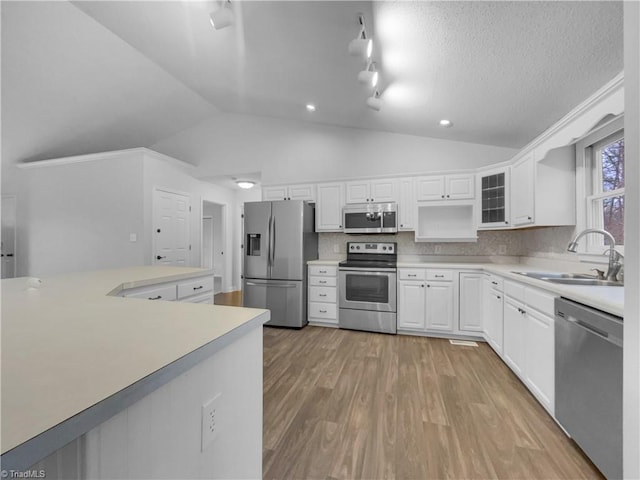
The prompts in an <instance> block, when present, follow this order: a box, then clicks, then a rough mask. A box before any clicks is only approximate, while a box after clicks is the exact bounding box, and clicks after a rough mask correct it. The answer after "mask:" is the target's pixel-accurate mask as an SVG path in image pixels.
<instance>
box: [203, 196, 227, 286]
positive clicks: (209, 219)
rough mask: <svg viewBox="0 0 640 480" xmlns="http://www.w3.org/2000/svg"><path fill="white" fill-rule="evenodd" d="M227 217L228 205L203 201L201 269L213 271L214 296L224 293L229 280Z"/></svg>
mask: <svg viewBox="0 0 640 480" xmlns="http://www.w3.org/2000/svg"><path fill="white" fill-rule="evenodd" d="M225 216H226V205H223V204H219V203H215V202H209V201H207V200H203V201H202V252H201V256H200V258H201V267H202V268H208V269H211V270H213V293H214V295H217V294H219V293H223V292H224V285H225V280H226V279H227V262H226V259H225V255H224V252H225V243H226V242H225V237H226V235H225Z"/></svg>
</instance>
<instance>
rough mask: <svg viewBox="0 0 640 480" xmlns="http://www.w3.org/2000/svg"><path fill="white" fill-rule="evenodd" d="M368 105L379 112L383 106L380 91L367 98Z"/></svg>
mask: <svg viewBox="0 0 640 480" xmlns="http://www.w3.org/2000/svg"><path fill="white" fill-rule="evenodd" d="M367 107H369V108H370V109H371V110H375V111H376V112H379V111H380V109H381V108H382V99H381V98H380V92H379V91H378V90H376V91H375V92H373V95H371V96H370V97H369V98H367Z"/></svg>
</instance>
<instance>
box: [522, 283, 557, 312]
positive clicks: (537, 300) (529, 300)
mask: <svg viewBox="0 0 640 480" xmlns="http://www.w3.org/2000/svg"><path fill="white" fill-rule="evenodd" d="M555 299H556V297H554V296H553V295H552V294H550V293H547V292H543V291H542V290H538V289H537V288H531V287H527V288H526V290H525V300H526V302H525V303H526V304H527V305H529V306H530V307H532V308H535V309H536V310H538V311H539V312H542V313H544V314H545V315H548V316H549V317H551V318H553V316H554V315H555V310H554V308H555Z"/></svg>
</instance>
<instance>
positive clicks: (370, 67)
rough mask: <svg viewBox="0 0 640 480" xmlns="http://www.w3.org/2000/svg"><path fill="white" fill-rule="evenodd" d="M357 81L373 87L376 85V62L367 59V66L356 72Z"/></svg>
mask: <svg viewBox="0 0 640 480" xmlns="http://www.w3.org/2000/svg"><path fill="white" fill-rule="evenodd" d="M358 81H359V82H360V83H365V84H368V85H371V86H372V87H375V86H376V85H378V72H377V71H376V63H375V62H372V61H371V60H369V61H368V62H367V68H365V69H364V70H362V71H361V72H360V73H358Z"/></svg>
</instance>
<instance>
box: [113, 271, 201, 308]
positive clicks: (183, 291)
mask: <svg viewBox="0 0 640 480" xmlns="http://www.w3.org/2000/svg"><path fill="white" fill-rule="evenodd" d="M119 296H121V297H127V298H142V299H146V300H163V301H176V300H177V301H178V302H185V303H209V304H213V275H204V276H201V277H194V278H190V279H187V280H181V281H179V282H168V283H161V284H157V285H149V286H147V287H138V288H130V289H126V290H123V291H122V292H120V294H119Z"/></svg>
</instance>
